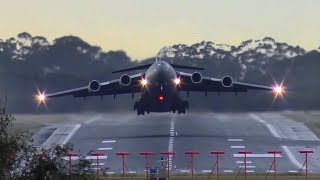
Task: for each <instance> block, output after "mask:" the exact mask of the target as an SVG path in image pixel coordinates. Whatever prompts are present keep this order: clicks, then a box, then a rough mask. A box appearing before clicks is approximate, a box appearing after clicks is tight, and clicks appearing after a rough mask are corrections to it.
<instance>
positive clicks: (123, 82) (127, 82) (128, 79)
mask: <svg viewBox="0 0 320 180" xmlns="http://www.w3.org/2000/svg"><path fill="white" fill-rule="evenodd" d="M130 84H131V77H130V76H129V75H127V74H124V75H122V76H121V77H120V85H121V86H129V85H130Z"/></svg>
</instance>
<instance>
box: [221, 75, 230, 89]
mask: <svg viewBox="0 0 320 180" xmlns="http://www.w3.org/2000/svg"><path fill="white" fill-rule="evenodd" d="M221 84H222V86H223V87H231V86H232V85H233V79H232V77H230V76H225V77H223V78H222V80H221Z"/></svg>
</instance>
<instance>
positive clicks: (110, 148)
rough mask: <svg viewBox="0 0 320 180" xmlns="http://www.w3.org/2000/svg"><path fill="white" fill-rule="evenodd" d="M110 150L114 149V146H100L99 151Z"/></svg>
mask: <svg viewBox="0 0 320 180" xmlns="http://www.w3.org/2000/svg"><path fill="white" fill-rule="evenodd" d="M108 150H112V147H107V148H98V151H108Z"/></svg>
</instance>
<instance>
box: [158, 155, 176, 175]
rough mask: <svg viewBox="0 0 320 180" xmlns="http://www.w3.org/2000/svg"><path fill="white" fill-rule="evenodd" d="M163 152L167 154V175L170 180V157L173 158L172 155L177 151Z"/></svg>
mask: <svg viewBox="0 0 320 180" xmlns="http://www.w3.org/2000/svg"><path fill="white" fill-rule="evenodd" d="M161 154H163V155H166V156H167V177H168V180H170V168H169V163H170V160H169V159H170V158H172V156H173V155H175V153H174V152H172V151H167V152H162V153H161Z"/></svg>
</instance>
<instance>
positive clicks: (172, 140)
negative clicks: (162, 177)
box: [168, 115, 175, 170]
mask: <svg viewBox="0 0 320 180" xmlns="http://www.w3.org/2000/svg"><path fill="white" fill-rule="evenodd" d="M174 121H175V115H173V116H172V119H171V123H170V138H169V145H168V151H169V152H173V144H174V135H175V133H174ZM169 169H170V170H172V155H169Z"/></svg>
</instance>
